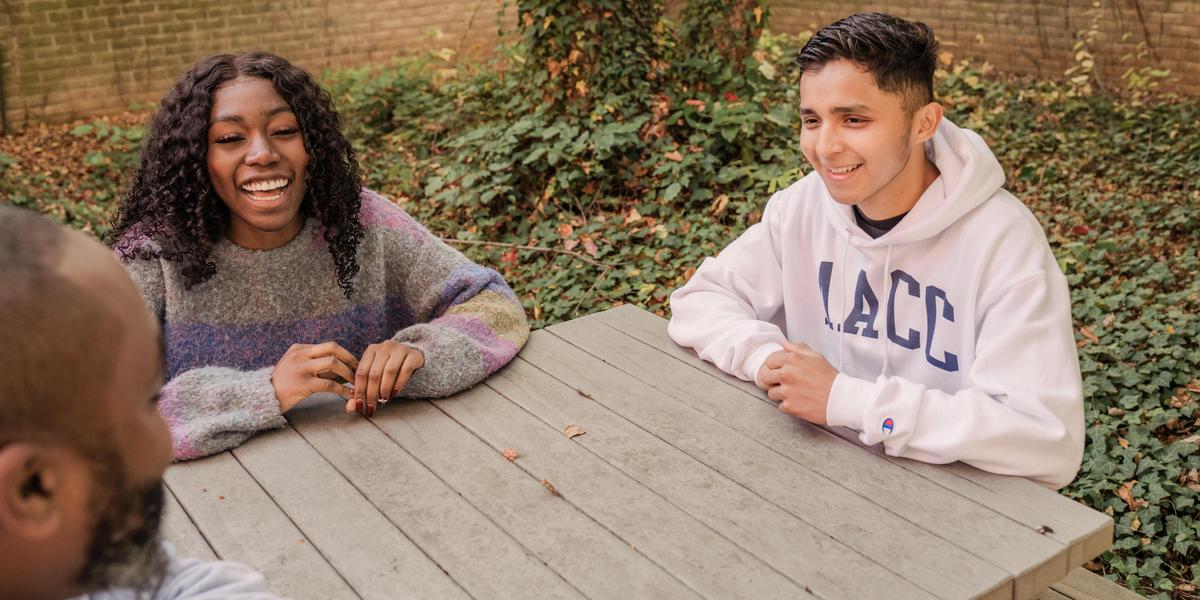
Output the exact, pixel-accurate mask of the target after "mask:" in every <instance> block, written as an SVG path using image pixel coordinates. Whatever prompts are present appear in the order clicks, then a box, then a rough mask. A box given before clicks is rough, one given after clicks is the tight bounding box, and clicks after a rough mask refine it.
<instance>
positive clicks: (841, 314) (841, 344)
mask: <svg viewBox="0 0 1200 600" xmlns="http://www.w3.org/2000/svg"><path fill="white" fill-rule="evenodd" d="M844 233H845V234H846V235H845V242H844V243H843V244H842V284H841V287H840V288H838V290H839V291H840V292H841V293H842V308H841V309H840V310H839V311H838V319H842V320H845V318H846V296H847V295H848V294H847V293H846V254H847V253H848V252H849V251H850V228H849V227H846V229H845V231H844ZM836 331H837V334H838V336H837V338H838V371H842V370H843V369H844V367H845V366H846V362H845V360H844V358H845V351H846V335H845V332H844V331H842V326H841V325H837V329H836Z"/></svg>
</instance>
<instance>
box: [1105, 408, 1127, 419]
mask: <svg viewBox="0 0 1200 600" xmlns="http://www.w3.org/2000/svg"><path fill="white" fill-rule="evenodd" d="M1108 416H1110V417H1123V416H1125V409H1123V408H1118V407H1116V406H1110V407H1108Z"/></svg>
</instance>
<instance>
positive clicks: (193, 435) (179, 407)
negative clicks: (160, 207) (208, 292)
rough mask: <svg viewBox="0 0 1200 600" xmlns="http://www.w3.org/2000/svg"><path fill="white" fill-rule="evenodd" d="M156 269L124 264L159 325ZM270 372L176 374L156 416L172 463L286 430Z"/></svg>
mask: <svg viewBox="0 0 1200 600" xmlns="http://www.w3.org/2000/svg"><path fill="white" fill-rule="evenodd" d="M160 265H161V262H160V261H158V260H153V259H151V260H128V259H126V260H125V267H126V268H127V269H128V270H129V273H130V275H132V276H133V280H134V282H135V283H136V284H137V287H138V290H139V291H141V293H142V298H144V299H145V300H146V304H147V305H148V306H149V308H150V310H151V311H153V312H154V315H155V316H156V317H157V318H158V322H159V323H160V324H162V323H164V322H165V294H166V292H165V286H164V283H163V272H162V267H161V266H160ZM164 335H166V333H165V332H164ZM170 351H171V350H170V348H168V349H167V352H168V353H170ZM273 368H274V367H266V368H263V369H259V370H257V371H239V370H236V369H229V368H223V367H200V368H195V369H191V370H188V371H184V372H182V373H178V374H176V375H175V377H173V378H172V379H171V380H170V381H168V382H167V384H166V385H165V386H164V387H163V389H162V392H161V394H160V395H159V400H158V410H159V412H160V413H161V414H162V415H163V418H165V419H166V421H167V426H168V427H169V428H170V430H171V439H172V441H173V442H174V444H175V460H188V459H193V458H201V457H204V456H208V455H210V454H216V453H218V452H222V451H224V450H228V449H230V448H233V447H235V446H237V445H239V444H241V443H242V442H244V441H246V440H247V439H249V438H250V437H251V436H252V435H254V434H255V433H256V432H258V431H262V430H264V429H272V428H276V427H283V426H284V425H286V424H287V420H286V419H284V418H283V415H282V414H280V412H279V401H278V400H276V399H275V387H274V386H273V385H272V384H271V372H272V369H273Z"/></svg>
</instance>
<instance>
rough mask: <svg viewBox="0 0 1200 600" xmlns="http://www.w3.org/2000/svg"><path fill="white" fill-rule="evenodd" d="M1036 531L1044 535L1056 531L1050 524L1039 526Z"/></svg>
mask: <svg viewBox="0 0 1200 600" xmlns="http://www.w3.org/2000/svg"><path fill="white" fill-rule="evenodd" d="M1034 531H1037V532H1038V533H1040V534H1042V535H1046V534H1050V533H1054V529H1053V528H1051V527H1050V526H1049V525H1042V526H1041V527H1038V528H1037V529H1035V530H1034Z"/></svg>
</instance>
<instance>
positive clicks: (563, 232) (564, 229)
mask: <svg viewBox="0 0 1200 600" xmlns="http://www.w3.org/2000/svg"><path fill="white" fill-rule="evenodd" d="M574 231H575V228H574V227H571V224H570V223H559V224H558V237H560V238H564V239H566V238H569V237H571V234H572V233H574Z"/></svg>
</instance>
